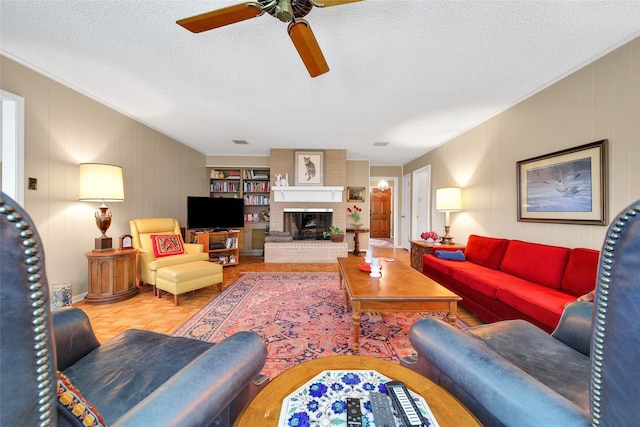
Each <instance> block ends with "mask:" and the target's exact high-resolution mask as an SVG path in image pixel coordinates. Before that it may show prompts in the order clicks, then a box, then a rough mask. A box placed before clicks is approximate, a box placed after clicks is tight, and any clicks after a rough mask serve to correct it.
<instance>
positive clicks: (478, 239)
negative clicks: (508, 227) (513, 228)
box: [464, 234, 509, 270]
mask: <svg viewBox="0 0 640 427" xmlns="http://www.w3.org/2000/svg"><path fill="white" fill-rule="evenodd" d="M508 244H509V240H507V239H496V238H494V237H484V236H477V235H475V234H472V235H471V236H469V240H468V242H467V247H466V248H465V250H464V256H465V257H466V258H467V260H468V261H471V262H473V263H476V264H478V265H482V266H485V267H488V268H492V269H494V270H497V269H498V268H499V267H500V261H502V256H503V255H504V252H505V250H506V249H507V245H508Z"/></svg>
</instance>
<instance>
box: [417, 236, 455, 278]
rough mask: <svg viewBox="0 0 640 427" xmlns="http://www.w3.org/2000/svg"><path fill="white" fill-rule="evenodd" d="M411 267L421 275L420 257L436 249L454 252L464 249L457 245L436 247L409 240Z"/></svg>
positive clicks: (433, 244)
mask: <svg viewBox="0 0 640 427" xmlns="http://www.w3.org/2000/svg"><path fill="white" fill-rule="evenodd" d="M410 243H411V267H413V268H415V269H416V270H418V271H419V272H420V273H422V255H424V254H430V253H431V252H433V251H437V250H438V249H446V250H449V251H451V250H454V251H457V250H458V249H464V248H465V247H464V246H459V245H436V244H435V243H428V242H425V241H424V240H411V241H410Z"/></svg>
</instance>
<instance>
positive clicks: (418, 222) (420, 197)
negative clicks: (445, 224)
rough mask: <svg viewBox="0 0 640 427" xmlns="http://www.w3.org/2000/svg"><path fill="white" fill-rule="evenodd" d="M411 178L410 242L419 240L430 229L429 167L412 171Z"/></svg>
mask: <svg viewBox="0 0 640 427" xmlns="http://www.w3.org/2000/svg"><path fill="white" fill-rule="evenodd" d="M411 177H412V183H413V185H412V191H411V240H419V239H420V233H422V232H423V231H429V230H430V229H431V226H430V224H431V214H430V212H431V209H430V208H431V201H430V194H431V166H425V167H423V168H420V169H418V170H416V171H414V172H413V174H412V175H411Z"/></svg>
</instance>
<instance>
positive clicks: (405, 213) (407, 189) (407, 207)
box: [400, 173, 411, 251]
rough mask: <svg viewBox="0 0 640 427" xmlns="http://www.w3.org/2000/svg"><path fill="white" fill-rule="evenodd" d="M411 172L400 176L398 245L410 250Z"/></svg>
mask: <svg viewBox="0 0 640 427" xmlns="http://www.w3.org/2000/svg"><path fill="white" fill-rule="evenodd" d="M410 240H411V174H408V173H407V174H404V175H403V176H402V239H401V245H400V247H403V248H405V249H406V250H408V251H409V250H411V243H410V242H409V241H410Z"/></svg>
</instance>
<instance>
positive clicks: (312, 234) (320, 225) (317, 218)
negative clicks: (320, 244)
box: [283, 208, 333, 240]
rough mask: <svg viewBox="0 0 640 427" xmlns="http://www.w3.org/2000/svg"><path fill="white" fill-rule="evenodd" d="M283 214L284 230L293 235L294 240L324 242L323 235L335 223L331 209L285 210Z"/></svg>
mask: <svg viewBox="0 0 640 427" xmlns="http://www.w3.org/2000/svg"><path fill="white" fill-rule="evenodd" d="M283 214H284V224H283V229H284V231H288V232H289V233H291V236H292V237H293V240H323V239H324V237H323V236H322V234H323V233H324V232H325V231H327V232H328V231H329V227H330V226H331V224H332V223H333V222H332V221H333V209H330V208H284V209H283Z"/></svg>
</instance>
